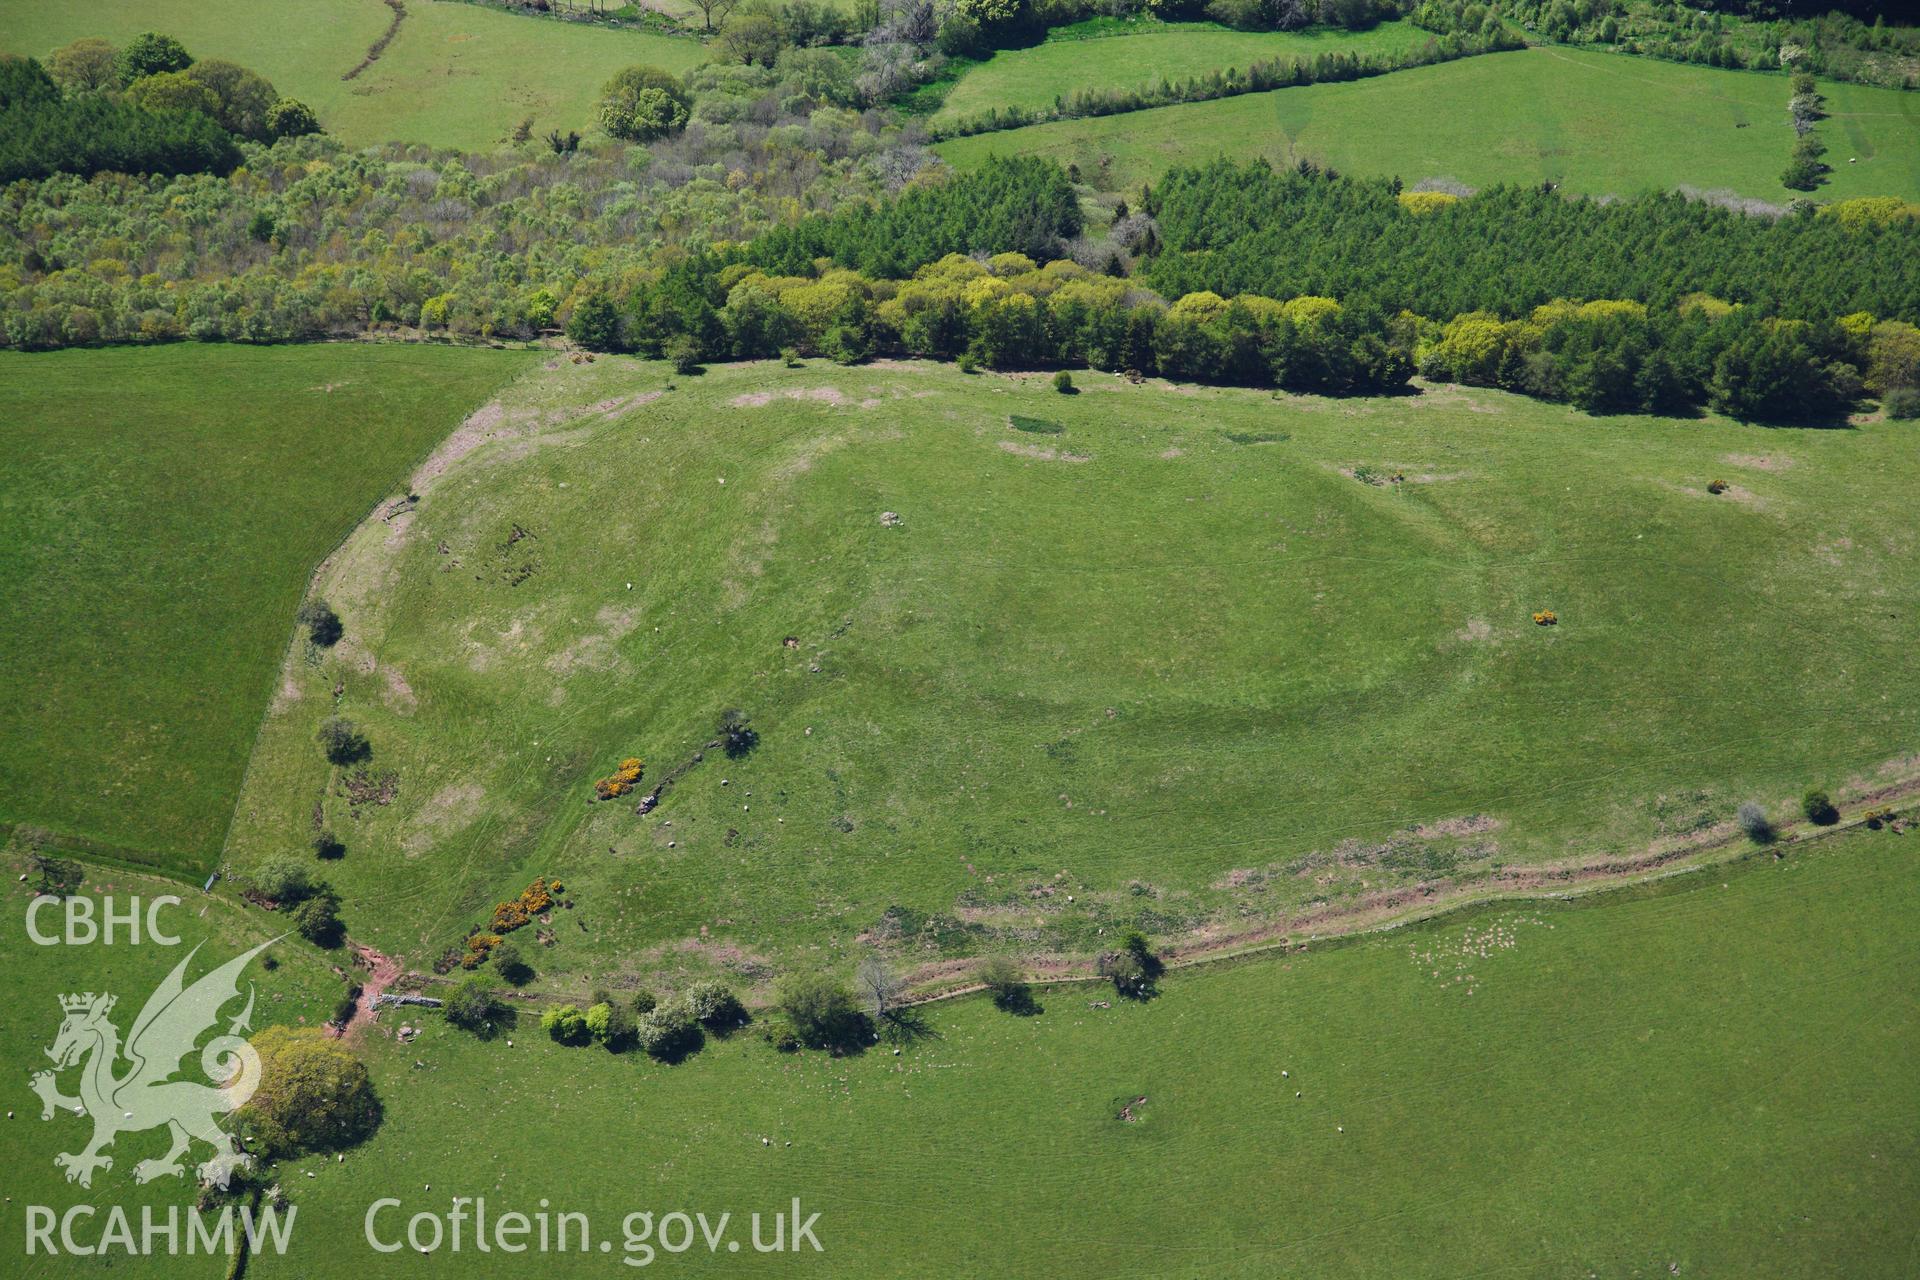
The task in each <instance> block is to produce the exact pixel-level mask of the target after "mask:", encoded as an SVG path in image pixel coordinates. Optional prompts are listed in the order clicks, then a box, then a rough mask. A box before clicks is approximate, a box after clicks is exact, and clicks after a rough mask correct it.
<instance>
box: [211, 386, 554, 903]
mask: <svg viewBox="0 0 1920 1280" xmlns="http://www.w3.org/2000/svg"><path fill="white" fill-rule="evenodd" d="M526 375H527V370H524V369H523V370H521V371H520V372H519V373H516V374H514V375H513V376H512V377H510V378H508V379H506V380H505V381H503V382H500V383H498V384H497V385H495V386H494V387H493V388H492V389H491V390H490V391H488V392H487V395H486V398H485V399H484V400H482V401H480V403H479V404H476V405H473V406H472V407H470V408H469V409H467V410H466V411H465V412H464V413H462V414H461V415H460V418H459V421H457V422H455V423H454V424H453V425H452V426H451V427H449V428H448V429H447V430H446V432H445V433H443V434H441V435H439V436H436V437H435V438H434V440H433V442H432V443H431V444H429V445H428V446H427V447H426V448H425V449H423V450H421V451H420V453H419V454H418V455H417V456H416V457H415V458H414V459H413V461H412V462H409V463H408V464H407V466H406V469H405V470H404V471H402V472H401V473H400V480H399V484H400V487H401V488H402V489H405V488H406V487H407V486H408V485H409V484H411V483H412V481H413V477H414V474H415V473H416V472H418V471H419V470H420V468H421V467H422V466H424V465H425V464H426V461H427V459H429V458H431V457H432V456H433V455H434V453H435V452H437V451H438V450H439V448H440V446H441V445H443V444H445V443H446V442H447V440H448V438H449V437H451V436H452V435H453V433H454V432H456V431H458V430H459V429H460V428H461V426H462V425H463V424H464V423H465V422H466V421H467V419H468V418H471V417H472V416H473V415H474V414H476V413H478V412H479V411H480V410H481V409H483V408H485V407H486V406H487V405H489V404H492V403H493V402H494V401H495V400H497V399H498V398H499V397H500V393H501V392H502V391H504V390H506V389H507V388H508V387H510V386H512V385H513V384H514V383H515V382H518V381H519V380H520V379H521V378H523V377H525V376H526ZM392 500H393V487H392V486H391V485H389V486H388V487H387V488H386V489H385V490H383V491H382V492H381V494H380V496H379V497H377V498H375V499H374V500H373V501H372V502H371V503H370V504H368V506H367V509H366V510H365V511H363V512H361V513H360V516H359V518H358V519H356V520H355V521H354V522H353V523H352V524H351V525H349V526H348V527H347V531H346V532H345V533H343V534H341V535H340V538H339V540H338V541H336V542H335V543H334V544H333V546H332V547H330V548H328V550H327V553H326V554H325V555H323V556H321V557H320V558H319V559H318V560H316V561H314V564H313V568H312V569H311V570H310V571H309V572H308V574H307V585H306V588H305V590H303V591H302V592H301V593H300V603H301V604H303V605H304V604H305V603H306V602H307V600H308V598H309V597H311V596H312V595H313V588H314V585H315V584H316V583H318V582H319V581H320V576H321V575H322V574H323V573H325V572H326V570H327V566H328V565H330V564H332V563H333V558H334V557H335V556H337V555H339V554H340V549H341V548H342V547H344V546H346V545H347V541H348V540H349V539H350V538H352V537H353V536H354V535H355V534H357V533H359V532H360V530H361V528H362V526H364V525H365V524H366V523H367V522H368V521H369V520H371V519H373V518H374V516H375V515H376V514H378V513H379V510H380V508H381V507H383V506H385V505H386V504H387V503H389V502H391V501H392ZM299 644H300V623H299V621H298V619H297V618H296V619H295V620H293V621H292V622H290V623H289V624H288V626H287V643H286V645H285V647H284V648H282V649H281V651H280V661H279V662H278V663H277V664H276V665H275V666H274V672H275V674H276V676H284V674H285V672H286V670H287V666H288V664H289V663H290V662H292V661H293V654H294V650H295V649H296V648H297V647H298V646H299ZM274 687H275V688H278V687H279V686H278V683H277V681H276V684H275V686H274ZM273 705H274V698H273V696H272V695H271V694H269V695H268V697H267V699H266V701H265V703H264V704H263V705H262V706H261V708H260V718H259V720H257V721H255V722H254V726H253V734H252V736H251V737H249V738H248V739H247V767H246V768H245V769H242V770H241V771H240V786H239V789H238V790H236V791H235V792H234V793H233V808H232V809H231V810H229V811H228V813H227V827H226V830H225V831H223V832H221V833H220V852H219V855H218V856H217V857H216V858H215V859H214V861H213V863H212V865H211V866H209V867H205V868H203V870H204V871H208V872H213V871H217V872H219V873H220V874H221V875H222V876H224V875H225V874H226V872H227V853H228V850H229V849H231V848H232V846H233V829H234V828H235V827H236V826H238V825H239V822H240V806H241V804H242V803H243V802H244V801H245V800H246V797H247V787H248V786H249V785H250V784H251V783H252V781H253V762H254V761H255V760H256V759H258V758H259V755H260V737H261V735H262V734H264V733H265V732H266V730H267V718H268V717H269V716H271V715H272V714H273Z"/></svg>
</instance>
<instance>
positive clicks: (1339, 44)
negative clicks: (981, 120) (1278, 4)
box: [933, 22, 1428, 125]
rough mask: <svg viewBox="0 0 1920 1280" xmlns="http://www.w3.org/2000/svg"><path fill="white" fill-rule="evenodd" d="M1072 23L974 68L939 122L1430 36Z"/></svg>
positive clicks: (1397, 25)
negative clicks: (1122, 28) (1107, 29)
mask: <svg viewBox="0 0 1920 1280" xmlns="http://www.w3.org/2000/svg"><path fill="white" fill-rule="evenodd" d="M1072 30H1073V29H1072V28H1062V29H1060V30H1057V31H1055V32H1053V33H1052V34H1051V36H1050V38H1049V39H1047V40H1046V41H1044V42H1043V43H1041V44H1037V45H1034V46H1033V47H1031V48H1027V49H1007V50H1003V51H1001V52H999V53H996V54H995V55H994V56H993V57H991V58H989V59H988V60H987V61H986V62H985V63H983V64H981V65H980V66H978V67H976V68H974V69H973V70H971V71H968V72H967V73H966V74H965V75H964V76H962V77H961V78H960V80H959V83H957V84H955V85H954V87H953V89H952V90H951V91H950V92H949V93H948V94H947V99H946V104H945V105H944V106H943V107H942V108H941V109H940V110H939V111H938V112H937V113H936V114H935V115H934V117H933V123H934V124H935V125H941V124H946V123H949V122H952V121H955V120H964V119H970V118H972V117H974V116H977V115H984V114H985V113H986V112H987V111H989V110H990V109H992V108H995V107H999V108H1002V109H1005V108H1008V107H1016V108H1020V109H1023V110H1034V109H1037V108H1041V107H1046V106H1050V105H1052V103H1053V100H1054V99H1055V98H1056V97H1065V96H1067V95H1069V94H1072V93H1075V92H1077V91H1080V90H1083V89H1131V88H1135V87H1138V86H1145V85H1154V84H1158V83H1159V82H1160V81H1161V80H1162V79H1163V78H1164V79H1168V80H1181V79H1185V78H1188V77H1191V76H1199V75H1205V74H1206V73H1207V72H1209V71H1225V70H1228V69H1230V68H1241V69H1244V68H1246V67H1247V66H1248V65H1249V64H1251V63H1255V62H1262V61H1266V60H1268V59H1272V58H1280V57H1298V58H1311V57H1313V56H1315V55H1316V54H1322V53H1391V52H1398V51H1399V50H1401V49H1407V48H1413V47H1417V46H1418V45H1420V44H1421V43H1422V42H1423V41H1425V40H1426V39H1427V38H1428V35H1427V33H1426V32H1424V31H1421V30H1420V29H1419V28H1418V27H1415V26H1414V25H1413V24H1412V23H1409V22H1385V23H1381V24H1380V25H1379V26H1377V27H1374V28H1372V29H1371V30H1368V31H1345V30H1341V29H1338V28H1324V27H1323V28H1315V29H1314V30H1312V31H1302V32H1294V31H1236V30H1234V29H1233V28H1231V27H1222V26H1216V25H1214V24H1213V23H1204V22H1176V23H1151V24H1143V27H1142V29H1141V30H1139V31H1137V32H1131V33H1128V34H1124V35H1102V36H1099V37H1095V38H1092V39H1075V38H1073V37H1072V34H1071V33H1072Z"/></svg>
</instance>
